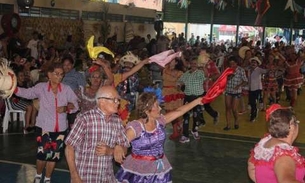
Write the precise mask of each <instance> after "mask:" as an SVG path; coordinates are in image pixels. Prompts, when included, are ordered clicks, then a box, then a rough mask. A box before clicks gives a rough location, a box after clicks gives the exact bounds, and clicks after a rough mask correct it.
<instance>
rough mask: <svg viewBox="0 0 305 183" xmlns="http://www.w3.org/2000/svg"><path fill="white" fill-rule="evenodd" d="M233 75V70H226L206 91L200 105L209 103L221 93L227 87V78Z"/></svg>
mask: <svg viewBox="0 0 305 183" xmlns="http://www.w3.org/2000/svg"><path fill="white" fill-rule="evenodd" d="M233 73H234V69H232V68H227V69H226V70H225V71H224V72H223V73H222V74H221V75H220V76H219V78H218V79H217V80H216V81H215V83H214V84H213V85H212V86H211V88H210V89H209V90H208V92H207V94H206V95H205V96H203V97H202V103H204V104H208V103H211V102H212V101H213V100H214V99H215V98H216V97H218V96H219V95H220V94H222V93H223V91H224V90H225V89H226V85H227V76H229V75H231V74H233Z"/></svg>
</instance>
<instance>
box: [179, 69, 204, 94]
mask: <svg viewBox="0 0 305 183" xmlns="http://www.w3.org/2000/svg"><path fill="white" fill-rule="evenodd" d="M204 80H205V77H204V72H203V71H202V70H195V71H194V72H190V71H186V72H185V73H184V74H183V75H182V76H181V77H180V78H179V80H178V82H182V83H183V84H184V85H185V90H184V93H185V95H196V96H199V95H202V94H203V93H204V89H203V82H204Z"/></svg>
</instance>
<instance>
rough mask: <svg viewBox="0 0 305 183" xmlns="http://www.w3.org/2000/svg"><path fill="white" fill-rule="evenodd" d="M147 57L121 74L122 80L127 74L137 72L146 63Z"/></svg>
mask: <svg viewBox="0 0 305 183" xmlns="http://www.w3.org/2000/svg"><path fill="white" fill-rule="evenodd" d="M148 61H149V59H148V58H147V59H145V60H142V61H141V62H140V63H139V64H138V65H136V66H134V67H133V68H132V69H131V70H130V71H128V72H125V73H123V74H122V81H124V80H126V79H127V78H128V77H129V76H131V75H133V74H134V73H136V72H138V71H139V70H140V69H141V68H142V67H143V66H144V65H145V64H148V63H149V62H148Z"/></svg>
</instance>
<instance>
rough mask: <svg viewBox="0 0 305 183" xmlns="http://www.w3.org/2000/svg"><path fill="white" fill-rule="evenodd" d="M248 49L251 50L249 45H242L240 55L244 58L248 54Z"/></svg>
mask: <svg viewBox="0 0 305 183" xmlns="http://www.w3.org/2000/svg"><path fill="white" fill-rule="evenodd" d="M248 50H250V48H249V47H248V46H242V47H241V48H239V50H238V55H239V56H240V58H242V59H244V58H245V55H246V51H248Z"/></svg>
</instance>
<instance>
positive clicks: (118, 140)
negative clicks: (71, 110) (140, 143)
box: [65, 108, 129, 183]
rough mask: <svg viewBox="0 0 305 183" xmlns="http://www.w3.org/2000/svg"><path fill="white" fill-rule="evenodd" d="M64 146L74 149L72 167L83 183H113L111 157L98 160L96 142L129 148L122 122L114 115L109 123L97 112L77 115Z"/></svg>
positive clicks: (102, 157) (92, 111)
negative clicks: (73, 163) (73, 165)
mask: <svg viewBox="0 0 305 183" xmlns="http://www.w3.org/2000/svg"><path fill="white" fill-rule="evenodd" d="M65 142H66V144H68V145H71V146H72V147H74V149H75V164H76V167H77V170H78V173H79V175H80V177H81V179H82V181H83V182H84V183H96V182H101V183H115V182H116V180H115V177H114V172H113V163H112V159H113V156H97V155H96V154H95V147H96V146H97V145H98V143H99V142H103V143H106V144H107V145H108V146H109V147H111V148H114V146H115V145H121V146H124V147H128V146H129V143H128V140H127V137H126V135H125V129H124V127H123V125H122V120H121V119H120V118H119V116H118V115H116V114H113V115H111V116H110V118H109V120H108V121H106V120H105V115H104V114H103V113H102V111H101V110H100V109H98V108H94V109H92V110H89V111H87V112H85V113H82V114H80V115H79V116H78V117H77V118H76V120H75V123H74V125H73V127H72V130H71V131H70V133H69V135H68V137H67V139H66V141H65Z"/></svg>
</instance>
